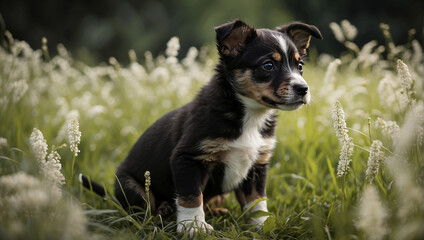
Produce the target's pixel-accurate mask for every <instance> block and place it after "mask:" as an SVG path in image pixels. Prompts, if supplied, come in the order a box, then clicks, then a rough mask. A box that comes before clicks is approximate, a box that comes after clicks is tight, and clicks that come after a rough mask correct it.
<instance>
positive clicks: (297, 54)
mask: <svg viewBox="0 0 424 240" xmlns="http://www.w3.org/2000/svg"><path fill="white" fill-rule="evenodd" d="M294 58H295V59H296V61H298V62H299V60H300V55H299V53H295V54H294Z"/></svg>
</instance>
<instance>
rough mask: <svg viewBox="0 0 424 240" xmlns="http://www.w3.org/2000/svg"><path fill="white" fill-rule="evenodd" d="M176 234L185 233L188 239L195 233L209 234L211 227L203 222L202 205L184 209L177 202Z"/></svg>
mask: <svg viewBox="0 0 424 240" xmlns="http://www.w3.org/2000/svg"><path fill="white" fill-rule="evenodd" d="M177 211H178V213H177V224H178V225H177V232H178V233H181V232H183V231H187V232H188V235H189V237H190V238H191V237H193V236H194V234H195V233H197V232H206V233H210V232H212V231H213V227H212V226H211V225H210V224H208V223H207V222H206V221H205V212H204V211H203V203H202V204H201V205H200V206H199V207H195V208H185V207H183V206H180V205H179V204H178V202H177Z"/></svg>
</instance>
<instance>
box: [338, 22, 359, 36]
mask: <svg viewBox="0 0 424 240" xmlns="http://www.w3.org/2000/svg"><path fill="white" fill-rule="evenodd" d="M341 27H342V30H343V33H344V36H345V37H346V39H347V40H349V41H352V40H353V39H354V38H355V37H356V35H357V34H358V29H357V28H356V27H355V26H353V25H352V24H351V23H350V22H349V21H348V20H343V21H342V22H341Z"/></svg>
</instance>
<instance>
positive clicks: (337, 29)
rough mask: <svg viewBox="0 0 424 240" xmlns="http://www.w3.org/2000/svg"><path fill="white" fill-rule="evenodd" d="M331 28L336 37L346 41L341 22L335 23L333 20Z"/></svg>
mask: <svg viewBox="0 0 424 240" xmlns="http://www.w3.org/2000/svg"><path fill="white" fill-rule="evenodd" d="M330 29H331V31H333V34H334V37H335V38H336V40H337V41H339V42H341V43H344V42H345V41H346V39H345V37H344V34H343V31H342V29H341V28H340V26H339V24H337V23H335V22H331V23H330Z"/></svg>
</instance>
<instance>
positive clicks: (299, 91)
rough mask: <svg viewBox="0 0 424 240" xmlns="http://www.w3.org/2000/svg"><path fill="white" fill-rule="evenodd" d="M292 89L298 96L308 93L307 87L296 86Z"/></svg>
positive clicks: (303, 85) (302, 85)
mask: <svg viewBox="0 0 424 240" xmlns="http://www.w3.org/2000/svg"><path fill="white" fill-rule="evenodd" d="M293 89H294V91H295V92H296V93H297V94H299V95H300V96H305V95H306V94H307V93H308V85H305V84H296V85H294V86H293Z"/></svg>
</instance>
